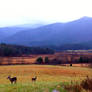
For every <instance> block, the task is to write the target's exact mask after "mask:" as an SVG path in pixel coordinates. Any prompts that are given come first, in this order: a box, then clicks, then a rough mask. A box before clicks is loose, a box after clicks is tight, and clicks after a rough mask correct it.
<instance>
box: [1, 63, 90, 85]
mask: <svg viewBox="0 0 92 92" xmlns="http://www.w3.org/2000/svg"><path fill="white" fill-rule="evenodd" d="M8 75H11V76H17V77H18V82H19V83H24V82H31V78H32V77H34V76H38V79H37V81H46V82H49V81H51V82H65V81H67V82H69V81H71V80H73V81H80V80H83V79H85V77H86V76H87V75H88V76H89V77H91V76H92V69H90V68H81V67H79V68H76V67H62V66H51V65H49V66H48V65H43V66H42V65H14V66H12V65H11V66H0V84H2V83H4V84H7V83H9V81H8V80H7V79H6V77H7V76H8Z"/></svg>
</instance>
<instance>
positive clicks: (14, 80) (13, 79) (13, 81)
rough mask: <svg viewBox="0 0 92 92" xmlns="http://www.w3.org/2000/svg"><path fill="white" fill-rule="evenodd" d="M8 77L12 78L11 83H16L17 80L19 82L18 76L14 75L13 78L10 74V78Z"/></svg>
mask: <svg viewBox="0 0 92 92" xmlns="http://www.w3.org/2000/svg"><path fill="white" fill-rule="evenodd" d="M7 79H9V80H10V82H11V84H13V83H16V82H17V77H12V78H11V76H8V78H7Z"/></svg>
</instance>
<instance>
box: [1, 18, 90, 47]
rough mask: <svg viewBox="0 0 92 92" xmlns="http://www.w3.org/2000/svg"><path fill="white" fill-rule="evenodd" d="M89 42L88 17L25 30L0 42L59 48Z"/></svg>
mask: <svg viewBox="0 0 92 92" xmlns="http://www.w3.org/2000/svg"><path fill="white" fill-rule="evenodd" d="M90 41H92V18H90V17H83V18H80V19H78V20H75V21H72V22H68V23H53V24H49V25H45V26H41V27H37V28H34V29H31V28H30V29H25V30H23V31H20V32H17V33H16V34H14V35H12V36H9V37H7V38H6V39H3V40H2V42H4V43H9V44H18V45H26V46H61V45H64V44H78V43H85V42H90Z"/></svg>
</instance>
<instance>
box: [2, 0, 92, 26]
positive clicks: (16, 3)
mask: <svg viewBox="0 0 92 92" xmlns="http://www.w3.org/2000/svg"><path fill="white" fill-rule="evenodd" d="M83 16H89V17H92V0H0V26H10V25H18V24H26V23H36V22H37V23H40V22H50V23H53V22H67V21H72V20H75V19H78V18H80V17H83Z"/></svg>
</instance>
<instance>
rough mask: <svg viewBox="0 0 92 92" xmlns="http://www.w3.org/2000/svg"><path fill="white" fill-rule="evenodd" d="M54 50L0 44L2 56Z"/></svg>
mask: <svg viewBox="0 0 92 92" xmlns="http://www.w3.org/2000/svg"><path fill="white" fill-rule="evenodd" d="M53 53H54V51H53V50H52V49H49V48H40V47H25V46H18V45H6V44H1V45H0V56H21V55H30V54H53Z"/></svg>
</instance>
